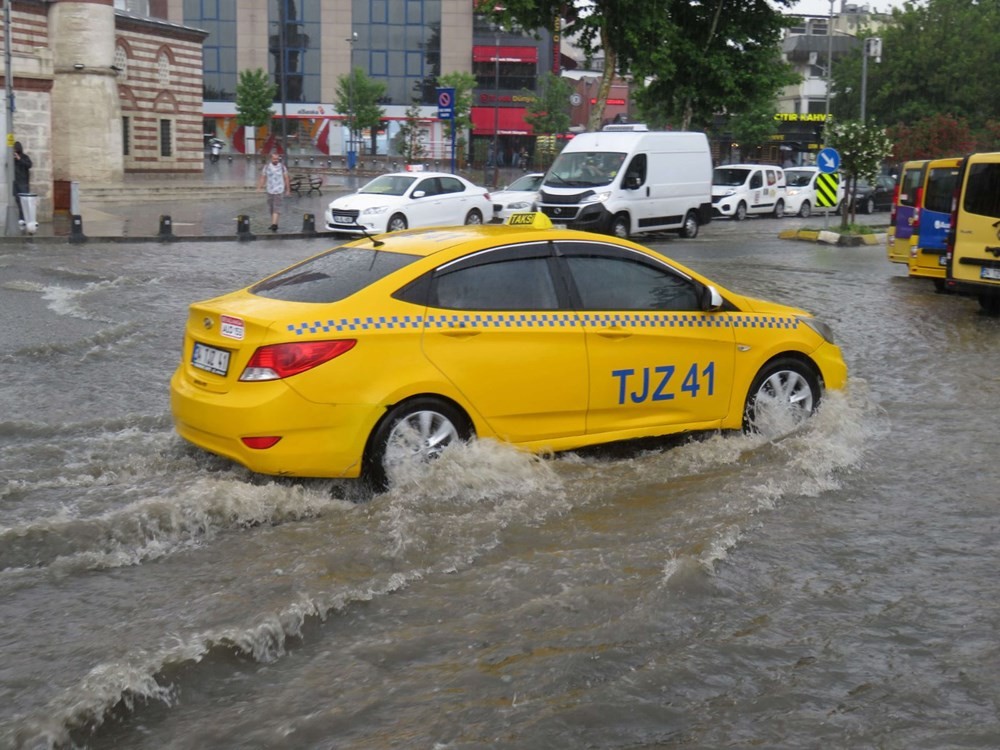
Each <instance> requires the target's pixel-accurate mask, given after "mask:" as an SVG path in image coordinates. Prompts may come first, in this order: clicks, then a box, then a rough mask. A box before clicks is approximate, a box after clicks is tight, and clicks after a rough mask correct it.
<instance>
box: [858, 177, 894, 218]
mask: <svg viewBox="0 0 1000 750" xmlns="http://www.w3.org/2000/svg"><path fill="white" fill-rule="evenodd" d="M895 189H896V181H895V180H894V179H893V178H892V177H891V176H890V175H887V174H880V175H879V176H878V177H876V178H875V182H874V183H869V182H868V181H867V180H863V179H861V178H860V177H859V178H858V183H857V188H856V189H855V191H854V205H855V206H856V207H857V213H862V214H871V213H875V212H876V211H888V210H890V209H891V208H892V194H893V191H894V190H895Z"/></svg>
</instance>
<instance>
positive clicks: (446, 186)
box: [438, 177, 465, 194]
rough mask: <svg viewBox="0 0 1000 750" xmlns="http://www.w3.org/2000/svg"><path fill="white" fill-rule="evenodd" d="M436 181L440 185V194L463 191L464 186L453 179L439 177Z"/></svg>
mask: <svg viewBox="0 0 1000 750" xmlns="http://www.w3.org/2000/svg"><path fill="white" fill-rule="evenodd" d="M438 180H439V181H440V183H441V193H442V194H446V193H461V192H463V191H464V190H465V186H464V185H463V184H462V183H461V182H459V181H458V180H456V179H455V178H454V177H439V178H438Z"/></svg>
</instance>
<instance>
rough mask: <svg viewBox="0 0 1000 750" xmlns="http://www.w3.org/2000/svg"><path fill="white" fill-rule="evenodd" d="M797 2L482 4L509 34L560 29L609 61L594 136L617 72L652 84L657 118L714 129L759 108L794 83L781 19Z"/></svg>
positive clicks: (650, 97) (649, 108) (532, 0)
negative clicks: (782, 47) (729, 116)
mask: <svg viewBox="0 0 1000 750" xmlns="http://www.w3.org/2000/svg"><path fill="white" fill-rule="evenodd" d="M791 2H792V0H775V1H774V3H770V2H768V0H708V2H698V1H697V0H589V2H582V3H581V2H566V1H565V0H504V2H503V3H494V2H492V1H491V0H481V1H480V2H479V3H478V4H477V9H478V10H479V12H482V13H485V14H487V15H489V16H491V17H492V18H493V19H494V20H495V21H497V22H498V23H500V24H501V25H503V26H504V27H505V28H517V27H521V28H525V29H537V28H543V27H544V28H552V26H553V24H554V21H555V19H556V18H557V17H561V18H562V20H563V24H564V25H563V33H564V35H566V36H567V37H572V38H573V39H574V40H575V42H576V43H577V44H578V45H579V46H580V48H581V49H582V50H583V52H584V54H585V55H587V56H588V57H593V56H595V55H597V54H603V56H604V71H603V75H602V78H601V83H600V86H599V88H598V92H597V101H598V104H597V106H596V107H594V108H593V109H592V110H591V116H590V117H591V119H590V122H589V123H588V129H589V130H597V129H598V128H599V127H600V125H601V122H602V121H603V119H604V103H605V101H606V100H607V98H608V93H609V91H610V90H611V83H612V80H613V78H614V76H615V75H616V74H619V75H622V74H625V73H629V74H631V75H633V76H634V77H635V79H636V80H644V79H646V78H651V79H652V81H653V83H652V84H651V86H650V87H649V89H647V90H646V91H644V92H642V93H641V94H640V96H639V100H640V102H641V106H642V107H643V110H644V112H646V113H648V114H650V115H652V116H653V119H654V121H660V122H664V123H670V124H673V125H677V126H679V127H684V128H687V127H690V126H691V125H693V124H699V125H705V124H707V123H708V122H710V118H711V114H713V113H714V112H719V111H729V112H731V113H734V114H735V113H739V112H744V111H750V110H752V109H753V108H754V107H755V106H757V105H758V104H759V103H760V102H761V101H764V100H771V99H773V97H774V95H775V94H776V93H777V91H778V90H779V89H780V88H781V87H782V86H784V85H786V84H788V83H791V82H794V80H795V79H794V77H791V76H790V73H789V69H788V67H787V66H786V65H785V64H784V63H782V62H781V60H780V56H779V51H778V41H779V39H780V36H781V26H782V17H781V14H780V12H779V10H778V8H777V7H775V6H786V7H787V6H789V5H791Z"/></svg>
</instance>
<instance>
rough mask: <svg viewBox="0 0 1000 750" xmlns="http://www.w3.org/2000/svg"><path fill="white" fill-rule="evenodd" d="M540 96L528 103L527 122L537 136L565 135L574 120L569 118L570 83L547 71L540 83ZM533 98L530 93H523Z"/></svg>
mask: <svg viewBox="0 0 1000 750" xmlns="http://www.w3.org/2000/svg"><path fill="white" fill-rule="evenodd" d="M538 89H539V95H538V96H537V97H534V98H531V99H530V101H529V102H528V106H527V113H526V114H525V116H524V119H525V121H526V122H527V123H528V124H529V125H531V129H532V130H533V131H534V132H535V134H536V135H550V134H552V133H565V132H566V131H567V130H569V126H570V123H571V122H572V118H570V116H569V107H570V102H569V98H570V96H571V95H572V93H573V88H572V86H570V84H569V82H568V81H566V80H565V79H563V78H560V77H559V76H557V75H556V74H555V73H553V72H552V71H547V72H546V73H545V75H543V76H542V78H541V80H540V81H539V83H538ZM523 93H524V94H525V96H526V97H532V93H531V92H530V91H525V92H523Z"/></svg>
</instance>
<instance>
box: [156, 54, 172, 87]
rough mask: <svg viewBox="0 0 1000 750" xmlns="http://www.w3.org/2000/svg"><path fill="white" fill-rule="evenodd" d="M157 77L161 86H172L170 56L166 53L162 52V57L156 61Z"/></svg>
mask: <svg viewBox="0 0 1000 750" xmlns="http://www.w3.org/2000/svg"><path fill="white" fill-rule="evenodd" d="M156 75H157V78H158V79H159V81H160V85H161V86H164V87H166V86H169V85H170V55H168V54H167V53H166V52H165V51H164V52H160V57H159V58H158V59H157V61H156Z"/></svg>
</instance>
